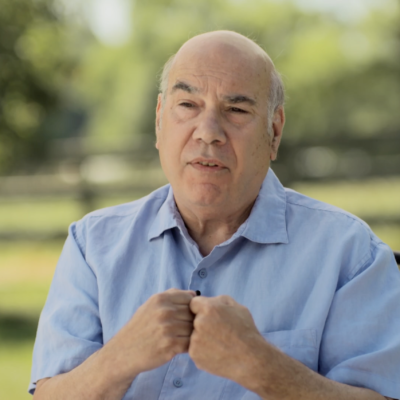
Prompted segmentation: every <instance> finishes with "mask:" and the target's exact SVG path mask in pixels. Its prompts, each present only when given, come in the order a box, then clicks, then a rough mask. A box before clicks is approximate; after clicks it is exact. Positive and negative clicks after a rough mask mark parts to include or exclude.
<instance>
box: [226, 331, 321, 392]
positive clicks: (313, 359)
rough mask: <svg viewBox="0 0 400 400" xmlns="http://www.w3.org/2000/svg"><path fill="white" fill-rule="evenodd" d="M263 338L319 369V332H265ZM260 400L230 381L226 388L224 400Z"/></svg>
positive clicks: (291, 355) (307, 364)
mask: <svg viewBox="0 0 400 400" xmlns="http://www.w3.org/2000/svg"><path fill="white" fill-rule="evenodd" d="M262 336H263V337H264V338H265V339H266V340H267V341H268V342H269V343H271V344H272V345H274V346H275V347H277V348H278V349H280V350H281V351H283V352H284V353H286V354H287V355H288V356H290V357H292V358H294V359H296V360H298V361H300V362H301V363H303V364H304V365H306V366H307V367H308V368H311V369H313V370H314V371H317V369H318V346H317V331H316V330H315V329H296V330H291V331H276V332H264V333H262ZM225 399H226V400H228V399H229V400H260V399H261V398H260V397H259V396H258V395H256V394H255V393H253V392H250V391H248V390H246V389H245V388H243V387H242V386H239V385H238V384H237V383H235V382H232V381H230V383H228V384H227V385H226V387H225V391H224V397H223V400H225Z"/></svg>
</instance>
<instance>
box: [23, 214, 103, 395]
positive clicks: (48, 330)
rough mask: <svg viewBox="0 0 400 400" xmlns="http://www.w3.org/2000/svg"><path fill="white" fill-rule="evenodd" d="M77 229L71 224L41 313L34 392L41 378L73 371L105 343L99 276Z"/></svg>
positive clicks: (34, 354) (33, 381)
mask: <svg viewBox="0 0 400 400" xmlns="http://www.w3.org/2000/svg"><path fill="white" fill-rule="evenodd" d="M82 223H83V222H80V223H79V224H82ZM77 230H79V225H78V226H77V225H76V224H72V225H71V226H70V229H69V235H68V238H67V240H66V243H65V245H64V248H63V251H62V254H61V257H60V260H59V262H58V264H57V268H56V271H55V274H54V278H53V282H52V285H51V288H50V292H49V295H48V298H47V301H46V305H45V307H44V309H43V311H42V313H41V316H40V320H39V326H38V331H37V336H36V342H35V346H34V351H33V364H32V375H31V383H30V385H29V392H30V393H34V391H35V387H36V382H37V381H38V380H40V379H43V378H49V377H53V376H55V375H58V374H61V373H65V372H68V371H70V370H72V369H73V368H75V367H76V366H78V365H79V364H81V363H82V362H83V361H84V360H85V359H86V358H88V357H89V356H90V355H91V354H93V353H94V352H96V351H97V350H98V349H100V348H101V347H102V344H103V338H102V327H101V321H100V316H99V307H98V288H97V279H96V276H95V273H94V272H93V270H92V269H91V268H90V266H89V265H88V264H87V262H86V261H85V258H84V254H83V250H82V249H83V247H82V243H80V244H79V242H78V239H77V237H78V236H79V233H78V231H77Z"/></svg>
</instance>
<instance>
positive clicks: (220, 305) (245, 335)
mask: <svg viewBox="0 0 400 400" xmlns="http://www.w3.org/2000/svg"><path fill="white" fill-rule="evenodd" d="M190 307H191V310H192V312H193V313H194V314H195V315H196V317H195V321H194V331H193V333H192V337H191V340H190V347H189V355H190V356H191V358H192V359H193V361H194V362H195V364H196V365H197V367H198V368H200V369H203V370H205V371H207V372H209V373H212V374H215V375H219V376H222V377H225V378H228V379H231V380H233V381H235V382H237V383H239V384H240V385H242V386H243V387H245V388H247V389H248V390H251V391H253V392H255V393H257V394H258V395H259V396H260V397H261V398H263V399H266V400H267V399H268V400H290V399H293V400H297V399H307V400H331V399H332V400H338V399H344V400H345V399H346V400H383V399H384V397H383V396H381V395H380V394H378V393H376V392H374V391H372V390H368V389H363V388H357V387H353V386H349V385H345V384H342V383H339V382H335V381H332V380H330V379H327V378H325V377H323V376H321V375H319V374H317V373H315V372H314V371H312V370H310V369H309V368H307V367H306V366H304V365H303V364H301V363H300V362H298V361H296V360H294V359H292V358H291V357H289V356H287V355H286V354H284V353H283V352H281V351H280V350H279V349H277V348H275V347H274V346H272V345H271V344H269V343H268V342H267V341H266V340H265V339H264V338H263V337H262V336H261V334H260V333H259V332H258V330H257V328H256V326H255V324H254V322H253V319H252V317H251V314H250V312H249V311H248V310H247V308H245V307H243V306H241V305H240V304H238V303H236V302H235V301H234V300H233V299H232V298H230V297H228V296H219V297H215V298H206V297H195V298H194V299H193V300H192V301H191V303H190Z"/></svg>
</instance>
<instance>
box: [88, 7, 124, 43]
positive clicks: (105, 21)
mask: <svg viewBox="0 0 400 400" xmlns="http://www.w3.org/2000/svg"><path fill="white" fill-rule="evenodd" d="M131 4H132V2H131V1H129V0H90V1H88V2H87V3H86V4H85V7H84V12H85V15H86V19H87V21H88V23H89V26H90V28H91V29H92V31H93V33H94V34H95V35H96V36H97V38H98V39H99V40H100V41H101V42H103V43H104V44H106V45H110V46H119V45H122V44H124V43H125V42H126V41H127V40H128V39H129V37H130V35H131V33H132V21H131V12H132V7H131Z"/></svg>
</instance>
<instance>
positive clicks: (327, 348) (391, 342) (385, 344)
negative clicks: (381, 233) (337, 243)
mask: <svg viewBox="0 0 400 400" xmlns="http://www.w3.org/2000/svg"><path fill="white" fill-rule="evenodd" d="M367 258H368V259H367V261H366V262H364V263H363V264H362V265H361V266H360V267H359V268H357V269H356V271H352V272H351V274H352V275H353V276H350V277H349V280H348V281H347V283H345V284H344V285H343V286H342V287H341V288H340V289H338V291H337V292H336V295H335V297H334V300H333V302H332V306H331V309H330V312H329V316H328V319H327V322H326V325H325V329H324V332H323V336H322V341H321V348H320V372H321V373H322V374H323V375H324V376H326V377H327V378H329V379H332V380H335V381H338V382H342V383H345V384H348V385H352V386H357V387H365V388H369V389H372V390H375V391H376V392H378V393H380V394H382V395H383V396H386V397H392V398H396V399H398V398H400V375H399V373H400V335H399V332H400V315H399V304H400V274H399V271H398V268H397V265H396V263H395V261H394V258H393V253H392V252H391V250H390V249H389V248H388V246H386V245H385V244H383V243H382V242H379V241H378V240H377V239H375V238H372V239H371V252H370V257H367Z"/></svg>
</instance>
